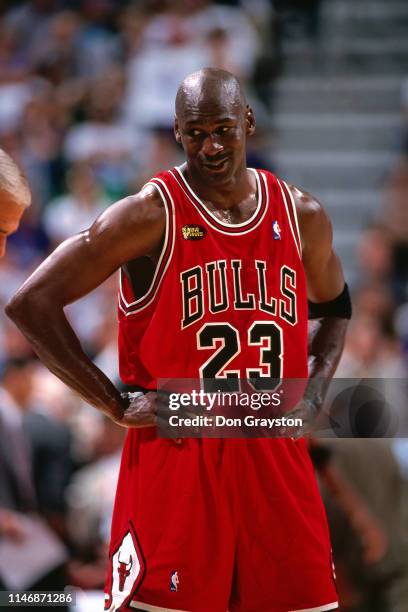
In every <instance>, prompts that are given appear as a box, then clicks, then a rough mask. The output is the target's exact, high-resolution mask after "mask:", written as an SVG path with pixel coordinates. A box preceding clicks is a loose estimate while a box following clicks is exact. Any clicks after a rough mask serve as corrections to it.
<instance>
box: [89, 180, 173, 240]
mask: <svg viewBox="0 0 408 612" xmlns="http://www.w3.org/2000/svg"><path fill="white" fill-rule="evenodd" d="M164 218H165V209H164V205H163V201H162V199H161V196H160V194H159V193H158V191H157V189H156V188H155V187H154V186H153V185H146V186H145V187H143V188H142V189H141V190H140V191H139V192H138V193H136V194H134V195H130V196H127V197H126V198H123V199H122V200H119V201H118V202H115V204H112V206H110V207H109V208H108V209H107V210H106V211H105V212H104V213H103V215H101V217H99V221H100V222H104V223H117V222H119V221H121V222H124V223H125V228H124V229H126V226H129V225H131V226H132V225H133V224H140V223H154V222H159V223H160V221H161V220H162V219H164Z"/></svg>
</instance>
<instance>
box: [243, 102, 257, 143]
mask: <svg viewBox="0 0 408 612" xmlns="http://www.w3.org/2000/svg"><path fill="white" fill-rule="evenodd" d="M245 121H246V133H247V136H252V134H253V133H254V132H255V128H256V121H255V115H254V111H253V110H252V108H251V107H250V106H249V104H247V105H246V110H245Z"/></svg>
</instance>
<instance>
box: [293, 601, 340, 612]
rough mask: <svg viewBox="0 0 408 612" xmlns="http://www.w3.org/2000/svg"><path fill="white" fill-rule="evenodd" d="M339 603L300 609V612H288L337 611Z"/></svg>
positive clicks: (294, 611)
mask: <svg viewBox="0 0 408 612" xmlns="http://www.w3.org/2000/svg"><path fill="white" fill-rule="evenodd" d="M338 609H339V602H338V601H333V602H332V603H329V604H326V605H325V606H317V608H302V609H301V610H290V611H289V612H329V611H330V610H338Z"/></svg>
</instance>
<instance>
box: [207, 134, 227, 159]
mask: <svg viewBox="0 0 408 612" xmlns="http://www.w3.org/2000/svg"><path fill="white" fill-rule="evenodd" d="M223 150H224V147H223V146H222V144H220V143H219V142H217V139H216V137H214V136H211V135H210V136H207V138H206V139H205V140H204V142H203V147H202V152H203V153H204V155H207V156H208V157H214V156H215V155H218V153H221V151H223Z"/></svg>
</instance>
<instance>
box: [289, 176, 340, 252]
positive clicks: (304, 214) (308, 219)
mask: <svg viewBox="0 0 408 612" xmlns="http://www.w3.org/2000/svg"><path fill="white" fill-rule="evenodd" d="M289 189H290V192H291V194H292V196H293V199H294V202H295V206H296V213H297V217H298V221H299V230H300V236H301V240H302V246H303V248H305V247H306V248H307V246H308V245H309V243H310V242H311V241H313V242H314V241H315V240H316V239H318V240H319V241H324V240H325V239H327V240H329V241H331V239H332V226H331V221H330V218H329V216H328V214H327V212H326V211H325V209H324V207H323V205H322V204H321V202H319V200H318V199H317V198H315V197H314V196H313V195H311V194H310V193H308V192H307V191H303V190H301V189H299V188H298V187H296V186H295V185H289Z"/></svg>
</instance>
